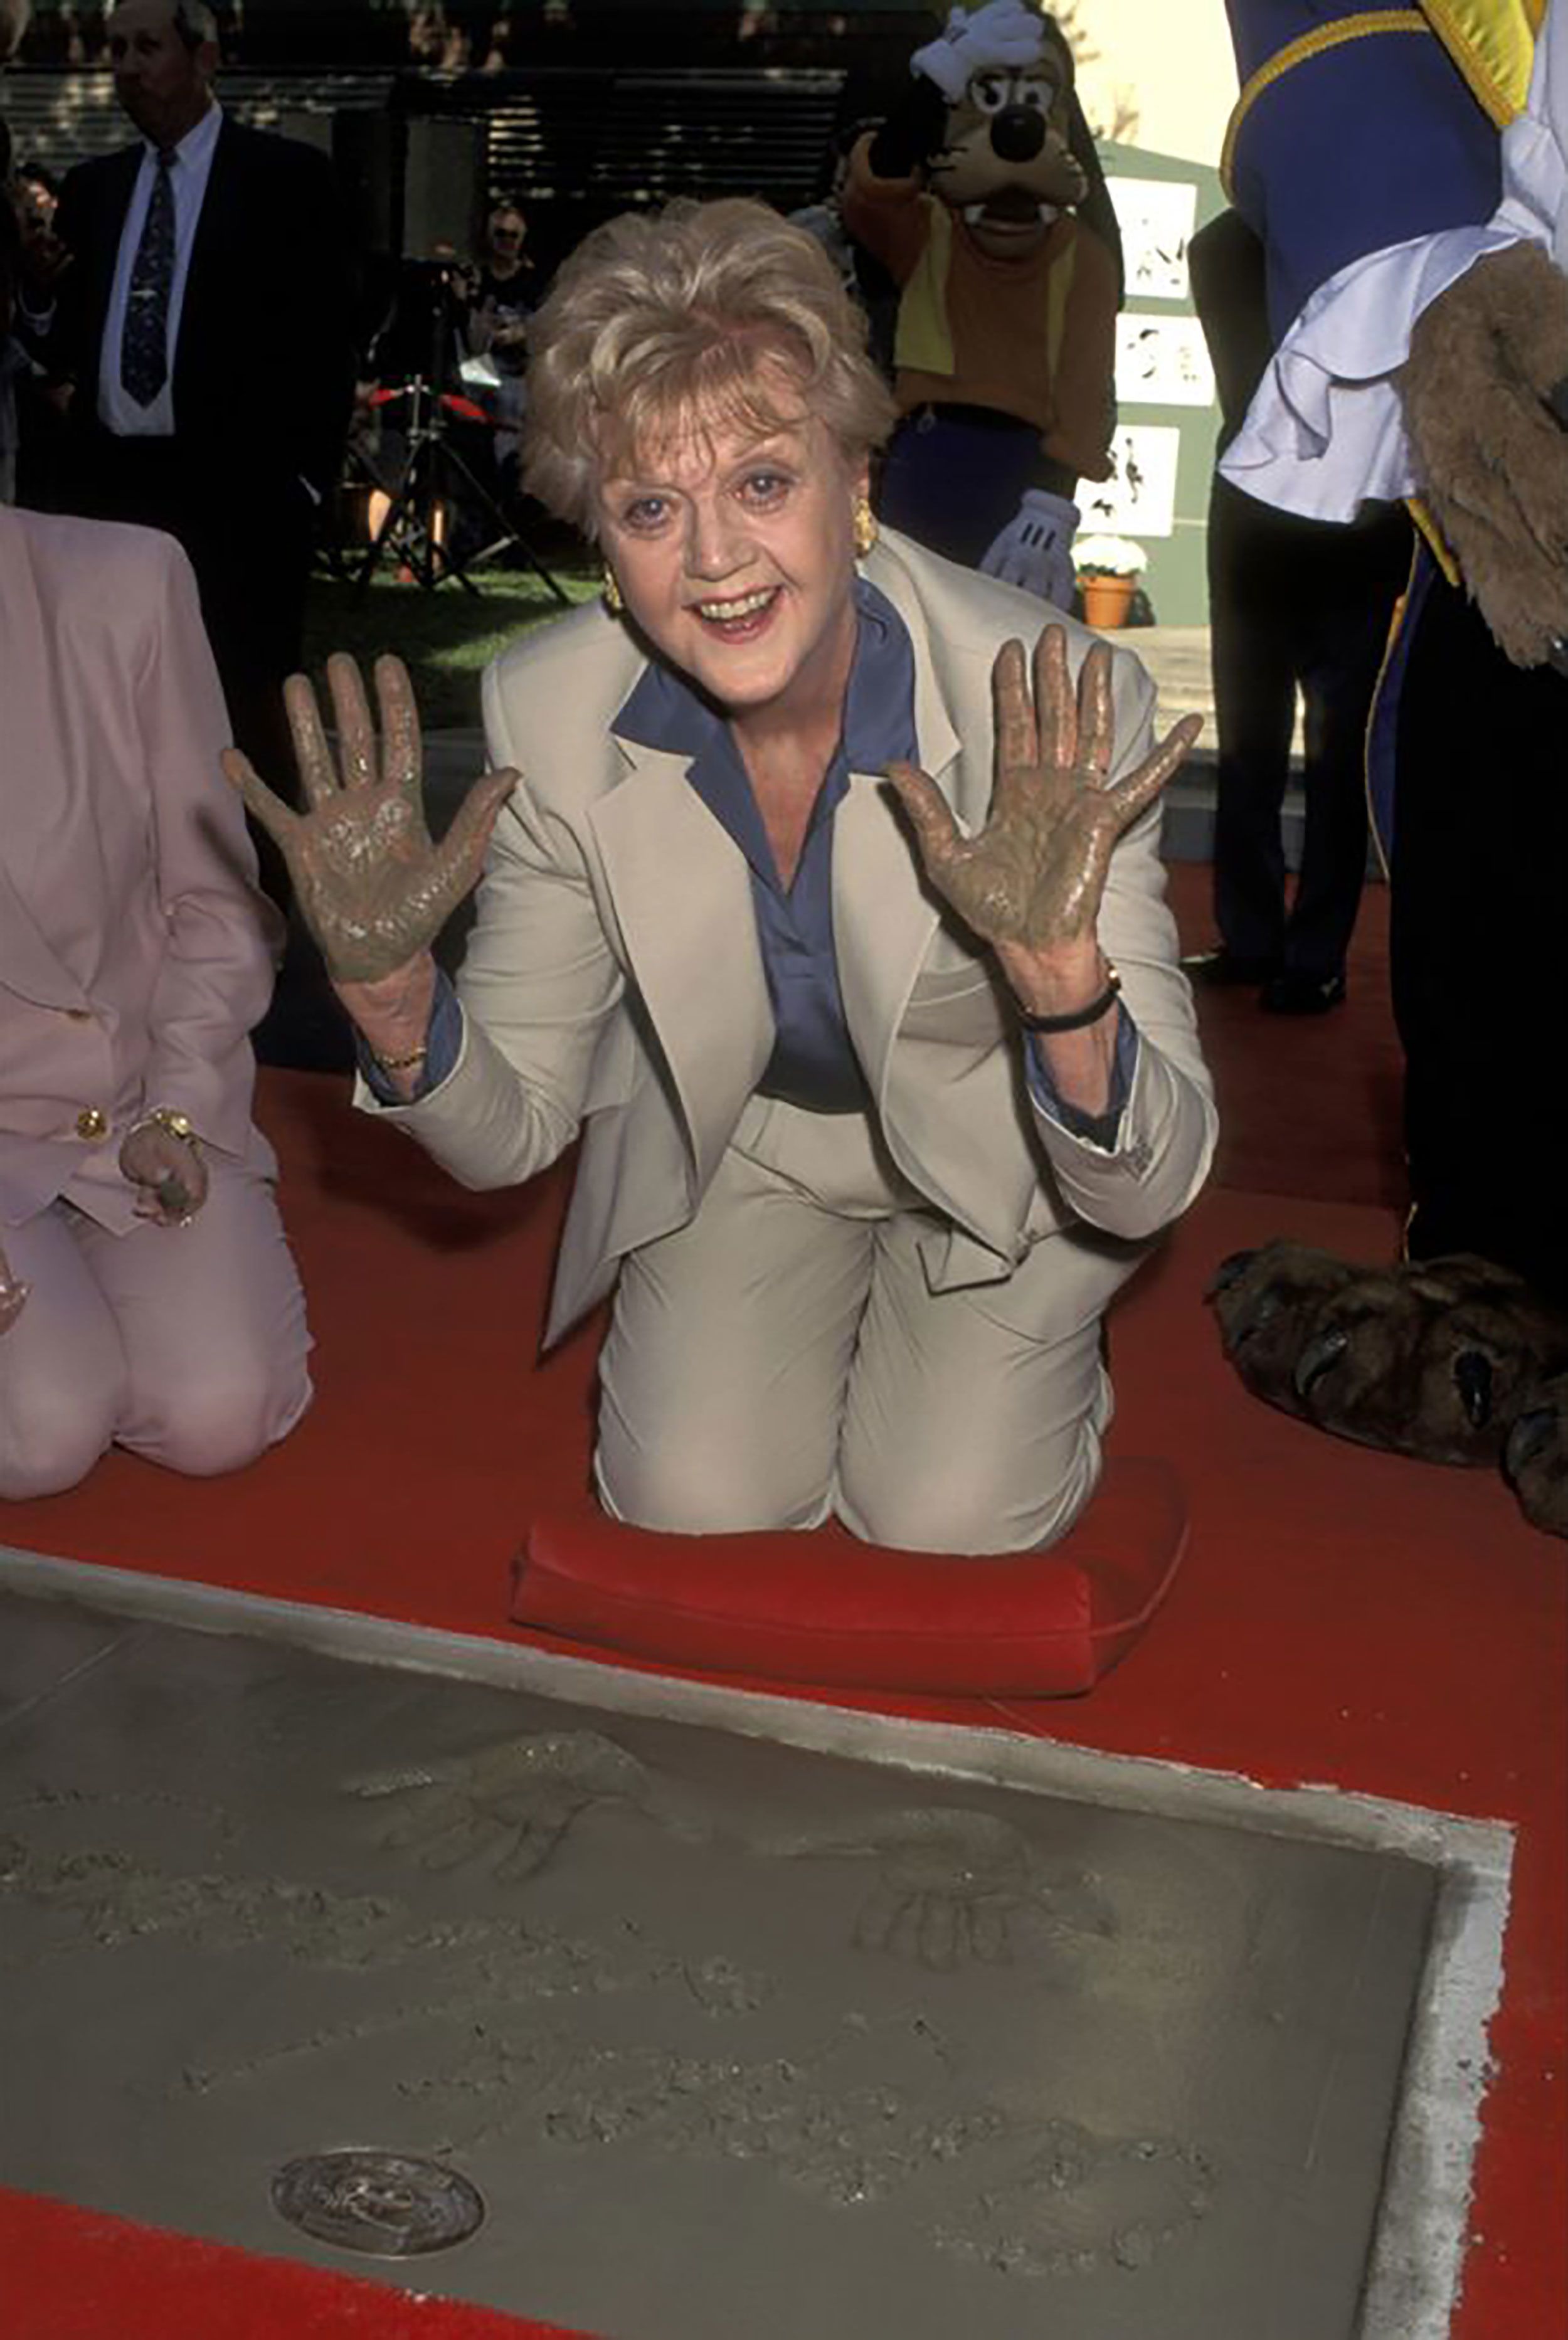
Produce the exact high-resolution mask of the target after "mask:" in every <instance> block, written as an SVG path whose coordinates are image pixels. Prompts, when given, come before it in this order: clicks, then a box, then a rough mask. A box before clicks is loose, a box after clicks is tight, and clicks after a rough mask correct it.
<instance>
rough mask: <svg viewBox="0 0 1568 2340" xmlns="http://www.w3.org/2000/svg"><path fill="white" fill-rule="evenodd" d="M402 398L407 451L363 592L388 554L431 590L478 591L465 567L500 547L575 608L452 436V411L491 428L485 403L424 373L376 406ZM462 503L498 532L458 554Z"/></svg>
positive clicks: (360, 576)
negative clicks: (451, 582)
mask: <svg viewBox="0 0 1568 2340" xmlns="http://www.w3.org/2000/svg"><path fill="white" fill-rule="evenodd" d="M399 399H407V400H408V402H409V421H408V454H407V458H406V460H405V461H404V464H403V471H402V481H400V483H399V486H398V490H397V492H396V494H395V495H394V496H393V497H392V501H391V504H390V505H389V507H388V509H387V511H386V514H385V517H384V518H383V520H382V524H381V526H380V528H379V529H378V530H376V532H375V535H374V536H373V537H372V540H371V543H370V548H369V550H368V551H367V552H366V553H365V556H364V558H363V560H362V561H361V562H360V564H359V568H358V570H357V571H356V573H355V578H354V582H355V584H356V586H357V587H358V589H359V590H360V591H361V592H363V591H364V590H366V588H367V587H368V586H369V584H370V581H371V579H372V577H373V576H374V574H375V572H376V570H377V569H378V568H379V567H380V566H381V564H382V561H383V560H387V559H389V558H391V559H394V560H397V561H398V563H399V564H400V565H401V566H402V567H403V568H405V569H407V570H408V571H409V573H410V574H411V576H412V577H413V578H414V579H415V580H416V581H417V582H418V583H419V584H421V585H422V586H423V587H424V589H425V590H426V592H433V591H434V590H435V588H436V587H437V586H438V585H441V584H442V583H444V582H445V580H447V579H448V578H455V580H457V582H458V583H459V584H460V585H461V586H462V587H463V589H464V590H465V591H467V592H469V593H472V594H475V595H477V593H478V591H479V588H478V586H477V585H476V584H475V583H474V581H473V579H472V578H471V576H470V575H469V573H468V572H469V570H470V568H471V567H472V566H473V565H474V564H475V563H477V562H479V561H482V560H494V559H495V557H496V555H497V554H498V553H501V552H506V551H515V552H517V553H520V554H521V557H522V560H523V561H524V563H525V564H526V565H527V567H528V568H530V569H531V570H532V571H533V573H534V575H535V576H536V577H537V578H538V579H539V580H541V583H542V584H543V585H545V586H546V587H548V589H549V590H550V591H551V593H552V594H553V595H554V597H555V599H556V600H558V601H559V602H560V603H561V606H562V607H563V608H570V606H571V595H570V594H569V593H568V592H567V591H566V590H565V589H564V587H563V586H562V585H561V582H560V580H559V579H557V578H555V577H553V576H552V575H551V571H550V570H548V569H547V568H546V567H545V565H544V563H543V561H542V560H541V559H540V557H539V555H538V553H537V552H536V551H535V550H534V549H533V547H532V545H531V544H530V542H529V541H528V539H527V538H526V537H525V536H524V535H523V533H522V531H521V529H520V528H519V527H518V526H517V524H516V522H515V521H513V520H512V519H511V517H510V516H509V515H508V514H507V513H506V512H505V511H503V510H502V509H501V504H500V503H499V502H498V501H497V500H496V498H495V496H494V494H493V493H492V491H491V489H490V488H488V487H487V486H486V485H485V483H484V481H482V480H481V478H480V477H479V475H478V473H477V472H476V471H474V470H473V468H472V466H471V464H469V463H467V462H466V461H464V460H463V458H462V456H461V455H460V454H459V453H458V452H457V451H456V449H455V448H454V447H453V446H452V443H451V441H450V440H449V438H448V435H447V434H448V430H449V427H450V422H451V418H452V416H453V415H456V416H458V417H460V418H461V420H463V421H469V422H479V423H481V424H483V425H484V426H485V428H487V429H489V428H490V427H491V421H490V417H489V416H488V415H487V414H486V412H485V411H484V409H483V407H481V406H479V405H476V404H475V402H473V400H471V399H469V398H463V397H461V396H460V395H458V393H457V392H452V391H442V390H439V389H437V388H436V387H435V386H434V384H432V382H430V381H429V380H427V378H426V377H425V376H424V375H423V374H416V375H414V377H413V378H412V381H410V382H401V383H399V385H398V386H397V387H396V388H395V389H393V390H383V391H381V392H377V394H376V403H377V404H379V405H391V404H392V402H394V401H396V400H399ZM460 502H461V504H462V505H463V507H464V508H465V509H466V510H469V511H477V512H478V513H479V515H480V517H481V520H483V521H485V522H486V524H487V525H488V526H489V527H490V528H491V530H493V534H492V536H491V539H490V540H489V541H487V542H486V543H485V544H483V545H481V547H480V548H479V549H478V550H473V551H470V552H468V553H466V554H464V555H461V556H460V555H459V554H458V553H457V552H456V551H454V550H453V549H452V546H451V544H450V543H449V542H448V541H447V536H448V531H449V530H450V529H451V527H452V521H453V518H454V515H455V510H456V507H457V505H458V504H459V503H460Z"/></svg>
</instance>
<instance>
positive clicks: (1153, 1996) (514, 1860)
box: [0, 1595, 1434, 2340]
mask: <svg viewBox="0 0 1568 2340" xmlns="http://www.w3.org/2000/svg"><path fill="white" fill-rule="evenodd" d="M1433 1905H1434V1873H1433V1871H1432V1869H1430V1868H1429V1867H1428V1866H1427V1865H1426V1864H1425V1863H1424V1862H1423V1861H1419V1860H1415V1859H1406V1858H1404V1857H1403V1856H1402V1855H1399V1854H1394V1853H1389V1852H1385V1851H1374V1850H1366V1849H1360V1848H1358V1847H1352V1846H1346V1845H1344V1844H1339V1843H1335V1842H1332V1841H1315V1840H1312V1839H1310V1838H1292V1837H1289V1836H1285V1835H1279V1836H1275V1835H1271V1834H1268V1833H1265V1832H1261V1831H1259V1830H1257V1829H1248V1828H1242V1827H1236V1826H1226V1825H1223V1824H1216V1823H1212V1822H1208V1821H1201V1820H1194V1819H1172V1818H1169V1817H1161V1816H1159V1815H1157V1814H1155V1813H1150V1812H1146V1811H1139V1810H1118V1809H1116V1808H1114V1807H1108V1806H1107V1805H1105V1804H1103V1803H1090V1802H1078V1801H1075V1800H1070V1799H1068V1798H1066V1797H1063V1796H1058V1795H1054V1794H1047V1793H1037V1792H1034V1791H1031V1790H1020V1789H1017V1788H1013V1787H1007V1788H1003V1787H992V1786H988V1785H985V1784H981V1783H978V1782H977V1781H975V1780H958V1779H948V1778H943V1777H941V1776H936V1777H933V1776H932V1775H930V1774H929V1773H928V1772H924V1771H918V1770H909V1769H908V1768H905V1767H904V1766H902V1765H900V1764H898V1763H896V1762H891V1761H889V1762H883V1761H877V1760H863V1759H858V1758H857V1759H850V1758H845V1757H839V1756H833V1755H827V1754H820V1753H815V1752H809V1751H806V1750H802V1749H800V1748H799V1747H789V1746H781V1745H777V1744H772V1743H769V1742H768V1741H767V1740H759V1739H756V1738H749V1737H738V1736H735V1735H732V1734H731V1733H729V1732H728V1731H725V1730H719V1729H715V1728H712V1727H710V1726H709V1725H705V1724H698V1723H690V1722H682V1721H670V1720H654V1719H650V1718H649V1717H647V1716H645V1715H644V1716H639V1715H629V1714H626V1713H622V1712H608V1711H605V1710H599V1709H595V1708H590V1707H586V1706H574V1705H568V1704H564V1703H561V1702H560V1701H558V1700H553V1699H550V1698H546V1697H541V1696H539V1695H535V1694H533V1693H531V1692H524V1691H512V1690H502V1689H495V1688H491V1687H488V1686H484V1685H476V1684H474V1683H472V1682H460V1681H450V1680H444V1679H441V1678H438V1677H432V1676H428V1675H422V1674H414V1673H410V1672H408V1671H392V1670H389V1669H384V1668H380V1667H375V1666H370V1665H359V1664H352V1663H349V1662H346V1661H342V1660H339V1659H335V1658H331V1657H326V1656H323V1655H320V1654H313V1653H311V1652H308V1651H296V1650H290V1649H288V1648H285V1647H283V1646H280V1645H278V1644H277V1643H275V1642H272V1641H250V1640H245V1639H242V1638H238V1637H234V1638H222V1637H216V1636H213V1635H210V1634H203V1633H195V1632H191V1631H184V1630H180V1629H175V1628H171V1627H168V1626H164V1625H158V1624H149V1623H137V1622H127V1621H124V1620H115V1619H112V1618H104V1617H100V1616H95V1615H92V1614H87V1613H84V1612H79V1611H73V1610H71V1609H68V1608H64V1607H61V1606H58V1605H55V1604H53V1603H43V1602H37V1601H28V1600H25V1599H22V1598H18V1597H16V1596H15V1595H7V1596H4V1597H0V2072H3V2073H4V2075H5V2079H4V2087H3V2088H0V2183H4V2184H6V2185H10V2186H17V2187H24V2188H28V2189H31V2190H34V2191H37V2192H42V2193H45V2194H51V2195H56V2196H64V2197H65V2198H69V2199H72V2200H74V2201H77V2202H81V2203H84V2204H87V2205H90V2206H95V2207H100V2208H103V2209H106V2210H110V2211H114V2212H118V2213H121V2214H123V2215H126V2216H133V2217H135V2218H139V2219H142V2220H144V2221H147V2222H149V2223H154V2224H158V2225H163V2226H172V2227H175V2228H178V2229H181V2230H183V2231H184V2232H187V2233H193V2234H196V2235H201V2236H212V2237H215V2238H222V2239H224V2240H229V2241H233V2242H237V2243H240V2244H243V2245H247V2246H251V2247H253V2248H257V2249H261V2250H264V2251H268V2252H272V2253H274V2254H282V2255H287V2256H296V2257H299V2258H302V2259H304V2260H306V2261H308V2262H310V2263H312V2264H315V2265H318V2266H331V2267H333V2268H336V2269H339V2270H340V2271H344V2270H346V2271H352V2272H357V2273H360V2274H362V2275H369V2276H377V2275H381V2276H385V2278H386V2279H388V2280H389V2281H393V2282H397V2283H399V2284H400V2285H404V2286H408V2287H412V2288H416V2289H418V2290H421V2291H427V2292H436V2293H442V2294H445V2295H450V2296H452V2297H457V2298H462V2299H471V2300H477V2301H484V2302H488V2303H490V2304H491V2305H497V2306H501V2307H503V2308H510V2309H512V2310H514V2311H517V2312H526V2313H529V2314H531V2315H536V2316H540V2317H543V2318H547V2319H551V2320H553V2321H556V2322H560V2323H562V2324H565V2325H571V2326H576V2327H580V2328H583V2329H586V2330H589V2331H596V2332H599V2333H602V2334H606V2335H614V2340H736V2335H738V2334H741V2333H744V2334H746V2335H748V2340H799V2335H800V2334H801V2333H804V2332H809V2333H811V2334H812V2335H813V2336H814V2340H867V2335H876V2334H879V2333H883V2332H886V2333H888V2334H895V2333H896V2334H898V2335H899V2340H938V2335H940V2340H951V2335H953V2334H955V2333H958V2332H961V2333H962V2334H963V2335H965V2340H1025V2335H1027V2340H1036V2335H1038V2340H1221V2335H1224V2340H1352V2335H1355V2333H1356V2332H1357V2329H1358V2308H1359V2302H1360V2299H1361V2295H1362V2290H1363V2284H1364V2279H1365V2270H1366V2266H1367V2261H1368V2254H1369V2249H1370V2246H1371V2243H1372V2237H1373V2233H1374V2223H1375V2220H1376V2216H1377V2208H1378V2201H1379V2196H1380V2191H1381V2187H1382V2180H1383V2172H1384V2159H1385V2155H1386V2152H1387V2148H1388V2140H1389V2137H1390V2132H1391V2127H1392V2125H1393V2121H1394V2112H1395V2107H1396V2101H1397V2097H1398V2092H1399V2084H1400V2077H1401V2068H1402V2063H1403V2060H1404V2044H1405V2040H1406V2038H1407V2035H1408V2032H1409V2028H1410V2024H1411V2018H1412V2013H1413V2009H1414V2007H1415V2004H1416V1999H1417V1995H1418V1989H1419V1985H1420V1978H1421V1973H1422V1968H1423V1961H1424V1951H1425V1947H1426V1942H1427V1938H1428V1931H1429V1927H1430V1925H1431V1921H1432V1912H1433ZM371 2154H380V2155H386V2156H391V2157H395V2158H394V2159H393V2160H392V2161H391V2162H373V2161H367V2160H366V2159H364V2158H363V2157H364V2156H366V2155H371ZM345 2156H346V2157H349V2158H347V2159H346V2160H345V2159H342V2158H339V2159H332V2157H345ZM285 2213H288V2214H289V2215H288V2216H285ZM476 2217H477V2219H478V2223H477V2224H475V2219H476ZM291 2218H293V2219H299V2218H303V2221H304V2223H303V2225H301V2224H295V2223H291ZM450 2235H456V2236H461V2239H457V2240H453V2241H447V2240H446V2237H447V2236H450ZM322 2236H326V2237H328V2238H327V2239H321V2238H320V2237H322ZM366 2243H369V2244H371V2245H372V2246H376V2255H374V2256H362V2255H361V2252H360V2249H359V2248H358V2247H357V2246H362V2245H364V2244H366ZM420 2244H434V2245H436V2246H438V2247H433V2248H431V2249H429V2250H427V2251H424V2252H422V2254H421V2255H419V2256H395V2254H396V2252H397V2251H398V2250H399V2249H400V2248H404V2247H411V2246H415V2245H420Z"/></svg>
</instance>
